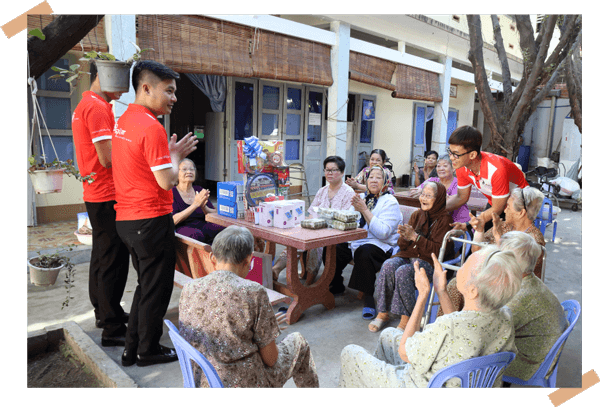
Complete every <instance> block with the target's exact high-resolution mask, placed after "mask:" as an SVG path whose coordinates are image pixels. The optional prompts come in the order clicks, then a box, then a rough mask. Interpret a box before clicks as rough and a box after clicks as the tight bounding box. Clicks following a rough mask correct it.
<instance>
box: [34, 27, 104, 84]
mask: <svg viewBox="0 0 600 407" xmlns="http://www.w3.org/2000/svg"><path fill="white" fill-rule="evenodd" d="M102 17H104V15H60V16H58V17H57V18H55V19H54V20H53V21H52V22H51V23H50V24H48V25H47V26H46V27H44V28H43V29H42V32H43V33H44V35H45V36H46V39H45V40H41V39H39V38H37V37H29V38H28V39H27V52H28V54H29V69H30V70H29V76H32V77H33V78H35V79H37V78H39V77H40V76H42V75H43V74H44V72H46V71H47V70H48V69H50V68H51V67H52V65H54V64H55V63H56V61H58V60H59V59H60V58H62V57H63V56H64V55H65V54H66V53H67V52H69V50H71V48H73V47H74V46H75V45H77V43H79V41H81V39H83V38H84V37H85V36H86V35H87V34H88V33H89V32H90V31H91V30H92V29H93V28H94V27H96V25H98V22H100V20H101V19H102Z"/></svg>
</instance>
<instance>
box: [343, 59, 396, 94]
mask: <svg viewBox="0 0 600 407" xmlns="http://www.w3.org/2000/svg"><path fill="white" fill-rule="evenodd" d="M395 71H396V64H395V63H394V62H390V61H386V60H385V59H381V58H376V57H373V56H369V55H365V54H361V53H358V52H354V51H350V72H349V78H350V79H352V80H353V81H357V82H362V83H366V84H368V85H372V86H377V87H379V88H383V89H388V90H396V85H395V84H393V83H392V77H393V76H394V72H395Z"/></svg>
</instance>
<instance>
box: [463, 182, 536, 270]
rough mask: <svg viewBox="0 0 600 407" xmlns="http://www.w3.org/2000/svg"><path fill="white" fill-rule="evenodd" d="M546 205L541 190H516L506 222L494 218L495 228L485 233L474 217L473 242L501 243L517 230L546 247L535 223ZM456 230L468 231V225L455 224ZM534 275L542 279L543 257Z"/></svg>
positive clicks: (479, 222)
mask: <svg viewBox="0 0 600 407" xmlns="http://www.w3.org/2000/svg"><path fill="white" fill-rule="evenodd" d="M543 203H544V194H542V193H541V192H540V191H539V190H537V189H535V188H532V187H525V188H523V189H521V188H515V189H513V190H512V192H511V193H510V197H509V198H508V201H507V202H506V209H504V214H505V217H506V220H505V221H502V220H501V219H500V218H499V217H498V215H495V216H494V215H492V216H493V218H492V219H493V222H494V227H493V228H492V229H490V230H488V231H487V232H485V233H484V226H485V225H483V224H482V222H481V221H480V220H479V219H478V218H475V217H473V216H471V221H469V223H470V224H471V226H473V229H475V233H474V236H473V240H474V241H475V242H487V243H496V244H498V243H499V241H500V237H501V236H502V235H504V234H505V233H507V232H510V231H513V230H516V231H520V232H525V233H527V234H528V235H530V236H532V237H533V238H534V239H535V241H536V242H537V243H538V244H539V245H541V246H545V245H546V241H545V240H544V235H542V232H540V230H539V229H538V228H536V227H535V225H534V224H533V222H534V221H535V218H536V216H537V214H538V213H539V211H540V209H541V207H542V204H543ZM453 226H455V228H458V229H462V230H466V228H467V225H466V224H464V223H463V224H455V225H453ZM479 247H480V246H478V245H472V246H471V251H477V250H479ZM534 274H535V275H536V276H537V277H538V278H542V257H541V256H540V257H539V259H538V261H537V264H536V266H535V270H534Z"/></svg>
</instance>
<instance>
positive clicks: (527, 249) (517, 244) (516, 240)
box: [500, 231, 542, 274]
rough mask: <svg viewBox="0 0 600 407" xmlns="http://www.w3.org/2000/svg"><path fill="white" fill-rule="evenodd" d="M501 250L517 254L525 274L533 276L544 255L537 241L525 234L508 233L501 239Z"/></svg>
mask: <svg viewBox="0 0 600 407" xmlns="http://www.w3.org/2000/svg"><path fill="white" fill-rule="evenodd" d="M500 249H501V250H509V251H511V252H513V253H514V254H515V257H516V258H517V262H518V263H519V264H520V266H521V270H522V272H523V274H531V273H532V272H533V270H534V269H535V265H536V263H537V261H538V259H539V258H540V256H541V255H542V248H541V247H540V245H539V244H538V243H537V242H536V241H535V239H534V238H533V237H532V236H530V235H528V234H527V233H524V232H518V231H512V232H507V233H505V234H503V235H502V237H501V238H500Z"/></svg>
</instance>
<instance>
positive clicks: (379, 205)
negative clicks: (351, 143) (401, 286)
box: [329, 166, 402, 319]
mask: <svg viewBox="0 0 600 407" xmlns="http://www.w3.org/2000/svg"><path fill="white" fill-rule="evenodd" d="M387 181H388V180H387V175H386V172H385V171H384V169H383V168H382V167H380V166H373V167H372V168H371V170H370V172H369V176H368V178H367V188H368V189H367V194H366V196H365V194H360V195H358V194H357V195H355V196H354V197H353V198H352V205H353V206H354V208H355V209H356V210H357V211H358V212H360V214H361V218H360V227H361V228H363V229H365V230H367V231H368V232H369V234H368V236H367V237H366V238H364V239H360V240H355V241H352V242H350V245H348V243H340V244H338V245H337V246H336V267H335V276H334V277H333V280H332V282H331V285H330V287H329V291H331V292H332V293H333V294H334V295H336V294H341V293H343V292H344V290H345V287H344V279H343V277H342V272H343V270H344V268H345V267H346V266H347V265H348V263H350V261H351V260H353V259H354V268H353V270H352V275H351V276H350V282H349V284H348V287H349V288H353V289H356V290H358V291H360V292H362V293H364V309H363V318H365V319H373V318H375V300H374V299H373V291H374V289H375V279H376V275H377V272H378V271H379V269H380V268H381V265H382V264H383V262H384V261H385V260H387V259H389V258H390V256H391V255H392V251H393V247H394V246H395V245H396V242H397V240H398V237H399V235H398V233H397V228H398V225H399V224H400V223H401V222H402V212H400V205H398V201H397V200H396V198H395V197H394V196H393V195H392V194H390V192H389V190H388V187H387Z"/></svg>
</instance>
